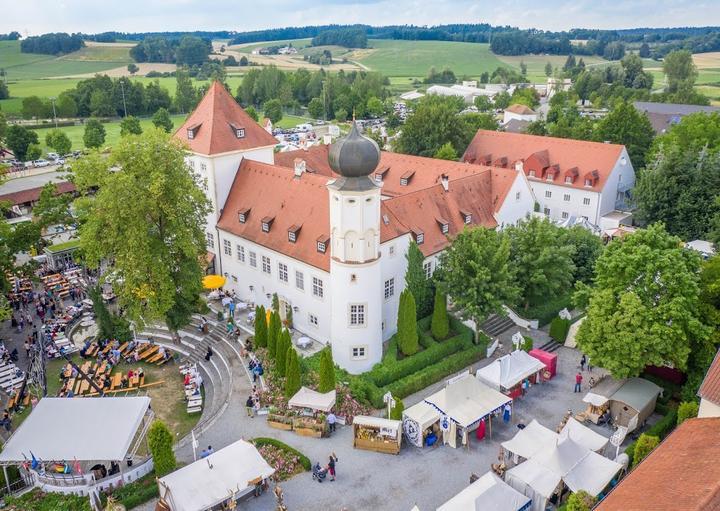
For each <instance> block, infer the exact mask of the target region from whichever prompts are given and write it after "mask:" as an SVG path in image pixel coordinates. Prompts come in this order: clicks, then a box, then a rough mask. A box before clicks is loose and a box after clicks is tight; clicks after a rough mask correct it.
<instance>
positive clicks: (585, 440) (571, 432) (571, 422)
mask: <svg viewBox="0 0 720 511" xmlns="http://www.w3.org/2000/svg"><path fill="white" fill-rule="evenodd" d="M567 437H570V438H572V439H573V440H574V441H575V442H577V443H578V444H580V445H582V446H584V447H587V448H588V449H590V450H591V451H595V452H599V451H601V450H602V449H604V448H605V446H606V445H607V444H608V441H609V438H607V437H604V436H603V435H601V434H600V433H596V432H595V431H593V430H592V429H590V428H588V427H587V426H585V425H584V424H581V423H579V422H578V421H576V420H575V419H574V418H572V417H570V418H569V419H568V421H567V422H566V423H565V426H564V427H563V429H562V431H560V439H563V438H567Z"/></svg>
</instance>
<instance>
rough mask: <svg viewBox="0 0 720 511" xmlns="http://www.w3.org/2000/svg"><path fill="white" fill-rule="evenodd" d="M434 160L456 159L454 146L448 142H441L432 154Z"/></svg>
mask: <svg viewBox="0 0 720 511" xmlns="http://www.w3.org/2000/svg"><path fill="white" fill-rule="evenodd" d="M433 158H435V159H436V160H452V161H457V159H458V155H457V151H455V148H454V147H453V146H452V144H451V143H450V142H448V143H446V144H443V146H442V147H440V149H438V150H437V152H436V153H435V155H434V156H433Z"/></svg>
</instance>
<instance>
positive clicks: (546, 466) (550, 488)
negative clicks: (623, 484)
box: [505, 438, 623, 511]
mask: <svg viewBox="0 0 720 511" xmlns="http://www.w3.org/2000/svg"><path fill="white" fill-rule="evenodd" d="M622 468H623V467H622V465H620V464H619V463H616V462H614V461H612V460H610V459H608V458H605V457H604V456H601V455H599V454H597V453H595V452H592V451H591V450H589V449H587V448H586V447H583V446H582V445H580V444H578V443H576V442H575V441H573V439H572V438H564V439H561V440H560V441H558V442H557V444H556V445H554V446H551V447H548V448H545V449H543V450H542V451H540V452H539V453H537V454H536V455H534V456H533V457H531V458H530V459H529V460H527V461H526V462H524V463H521V464H520V465H518V466H516V467H513V468H511V469H510V470H508V471H507V473H506V476H505V480H506V482H507V483H508V484H509V485H510V486H512V487H513V488H515V489H516V490H518V491H520V492H522V493H523V494H524V495H526V496H528V497H530V498H531V499H532V501H533V507H532V509H533V510H534V511H544V509H545V506H546V504H547V499H549V498H550V497H551V496H552V494H553V492H554V491H555V489H556V488H557V486H558V484H559V482H560V481H561V480H562V481H563V482H564V483H565V484H566V485H567V486H568V487H569V488H570V489H571V490H572V491H579V490H585V491H587V492H588V493H590V494H591V495H593V496H595V495H598V494H599V493H600V492H601V491H602V490H603V488H605V487H606V486H607V485H608V484H609V483H610V481H611V480H612V478H613V477H615V475H616V474H617V473H618V472H619V471H620V470H621V469H622Z"/></svg>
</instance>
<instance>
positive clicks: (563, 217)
mask: <svg viewBox="0 0 720 511" xmlns="http://www.w3.org/2000/svg"><path fill="white" fill-rule="evenodd" d="M560 216H562V219H563V220H565V219H566V218H567V217H568V216H570V215H569V214H568V212H567V211H563V212H562V215H560Z"/></svg>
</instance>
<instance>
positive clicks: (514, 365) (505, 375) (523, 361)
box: [475, 350, 545, 390]
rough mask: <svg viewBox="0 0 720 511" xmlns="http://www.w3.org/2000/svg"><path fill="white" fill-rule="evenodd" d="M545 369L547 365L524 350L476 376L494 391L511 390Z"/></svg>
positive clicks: (516, 352)
mask: <svg viewBox="0 0 720 511" xmlns="http://www.w3.org/2000/svg"><path fill="white" fill-rule="evenodd" d="M543 369H545V364H543V363H542V362H541V361H539V360H538V359H536V358H534V357H531V356H530V355H528V354H527V353H526V352H525V351H524V350H516V351H513V352H512V353H510V354H508V355H505V356H503V357H500V358H498V359H497V360H495V361H494V362H493V363H492V364H490V365H488V366H485V367H483V368H481V369H478V370H477V372H476V373H475V375H476V376H477V377H478V379H479V380H480V381H481V382H483V383H485V384H486V385H489V386H490V387H493V388H494V389H497V390H509V389H511V388H513V387H514V386H515V385H517V384H518V383H521V382H522V381H523V380H524V379H525V378H528V377H530V376H532V375H533V374H537V373H539V372H540V371H542V370H543Z"/></svg>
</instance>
